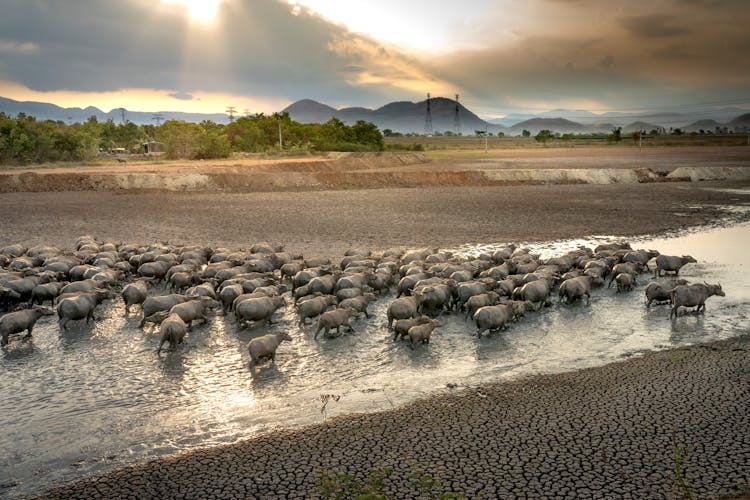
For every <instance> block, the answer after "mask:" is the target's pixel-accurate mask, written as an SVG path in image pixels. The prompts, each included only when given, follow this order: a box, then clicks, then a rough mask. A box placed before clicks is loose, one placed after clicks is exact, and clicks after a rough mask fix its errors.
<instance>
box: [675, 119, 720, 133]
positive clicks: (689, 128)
mask: <svg viewBox="0 0 750 500" xmlns="http://www.w3.org/2000/svg"><path fill="white" fill-rule="evenodd" d="M721 126H722V125H721V123H719V122H717V121H716V120H698V121H697V122H693V123H691V124H690V125H685V126H684V127H682V131H683V132H698V131H700V130H703V131H709V132H713V131H714V130H716V128H717V127H721Z"/></svg>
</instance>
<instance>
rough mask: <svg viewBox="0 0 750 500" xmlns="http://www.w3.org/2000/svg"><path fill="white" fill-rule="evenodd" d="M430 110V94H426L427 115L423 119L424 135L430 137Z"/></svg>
mask: <svg viewBox="0 0 750 500" xmlns="http://www.w3.org/2000/svg"><path fill="white" fill-rule="evenodd" d="M432 132H433V130H432V110H431V109H430V93H429V92H428V93H427V114H426V115H425V117H424V135H432Z"/></svg>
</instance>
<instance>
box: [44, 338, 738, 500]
mask: <svg viewBox="0 0 750 500" xmlns="http://www.w3.org/2000/svg"><path fill="white" fill-rule="evenodd" d="M748 359H750V337H749V336H747V335H745V336H742V337H738V338H734V339H730V340H727V341H720V342H714V343H710V344H705V345H694V346H690V347H686V348H681V349H675V350H667V351H659V352H652V353H647V354H646V355H644V356H643V357H641V358H635V359H629V360H626V361H623V362H619V363H613V364H609V365H605V366H602V367H599V368H591V369H585V370H581V371H577V372H569V373H563V374H557V375H543V376H533V377H528V378H525V379H521V380H518V381H514V382H508V383H499V384H491V385H487V386H483V387H481V388H475V389H466V390H459V391H456V392H453V393H449V394H444V395H438V396H433V397H428V398H425V399H422V400H418V401H416V402H413V403H409V404H406V405H404V406H403V407H400V408H398V409H395V410H393V411H386V412H380V413H374V414H361V415H347V416H343V417H337V418H333V419H330V420H328V421H326V422H324V423H322V424H319V425H313V426H309V427H304V428H301V429H294V430H288V431H279V432H272V433H269V434H265V435H261V436H259V437H257V438H254V439H250V440H247V441H243V442H240V443H237V444H233V445H228V446H222V447H217V448H209V449H204V450H199V451H195V452H190V453H185V454H180V455H176V456H172V457H166V458H159V459H155V460H149V461H147V462H144V463H142V464H139V465H136V466H133V467H127V468H123V469H120V470H116V471H113V472H110V473H106V474H102V475H98V476H94V477H90V478H86V479H83V480H80V481H76V482H74V483H71V484H68V485H65V486H62V487H59V488H55V489H52V490H50V491H47V492H46V493H45V494H44V495H43V497H44V498H92V497H97V498H114V497H122V498H126V497H127V498H310V497H321V496H325V495H326V493H331V492H341V493H342V494H343V495H344V497H350V496H353V495H354V494H357V493H361V492H363V491H371V492H372V491H373V489H374V491H375V492H377V493H380V494H383V495H385V496H386V497H387V498H414V497H419V496H424V497H426V498H430V497H432V496H435V495H438V494H440V493H457V494H463V495H466V497H467V498H473V497H476V496H477V495H481V496H482V497H487V498H498V497H499V498H509V497H519V496H525V495H530V496H535V497H536V496H549V497H555V498H613V497H619V498H654V497H660V498H662V497H667V498H669V497H672V498H674V497H683V496H687V495H690V496H691V497H693V496H694V497H696V498H712V497H718V496H724V495H739V494H743V493H744V494H747V492H748V490H749V489H750V443H749V442H748V434H747V429H748V425H750V384H748V380H750V365H749V364H748ZM676 464H678V465H679V466H680V469H679V470H680V473H679V475H678V474H677V473H676V472H675V465H676ZM366 488H371V489H370V490H367V489H366Z"/></svg>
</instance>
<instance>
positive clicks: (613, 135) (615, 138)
mask: <svg viewBox="0 0 750 500" xmlns="http://www.w3.org/2000/svg"><path fill="white" fill-rule="evenodd" d="M607 140H608V141H609V142H620V141H621V140H622V127H617V128H613V129H612V132H610V133H609V136H607Z"/></svg>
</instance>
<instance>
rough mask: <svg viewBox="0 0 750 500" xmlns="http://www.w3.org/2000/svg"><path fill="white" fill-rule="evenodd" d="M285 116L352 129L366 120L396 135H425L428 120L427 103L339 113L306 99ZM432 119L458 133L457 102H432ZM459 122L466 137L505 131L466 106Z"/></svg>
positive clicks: (435, 125)
mask: <svg viewBox="0 0 750 500" xmlns="http://www.w3.org/2000/svg"><path fill="white" fill-rule="evenodd" d="M312 103H315V104H312ZM283 112H286V113H289V116H290V117H291V118H292V120H295V121H298V122H302V123H325V122H327V121H328V120H330V119H331V118H334V117H335V118H338V119H339V120H341V121H342V122H344V123H346V124H348V125H351V124H353V123H355V122H356V121H357V120H364V121H366V122H370V123H374V124H375V125H377V126H378V128H380V130H386V129H390V130H393V131H394V132H402V133H409V132H414V133H419V134H422V133H424V131H425V122H426V118H427V101H426V100H424V101H421V102H411V101H398V102H391V103H389V104H386V105H385V106H382V107H380V108H378V109H369V108H360V107H356V108H342V109H338V110H337V109H335V108H332V107H330V106H326V105H325V104H320V103H316V102H315V101H310V100H309V99H305V100H303V101H297V102H295V103H294V104H292V105H290V106H288V107H287V108H286V109H284V110H283ZM430 115H431V118H432V130H433V131H434V132H443V133H444V132H456V126H455V125H456V124H455V117H456V102H455V101H454V100H453V99H446V98H444V97H435V98H433V99H430ZM458 118H459V128H460V131H461V132H462V133H463V134H474V132H475V131H477V130H488V131H489V132H492V133H497V132H500V131H503V132H504V131H505V127H503V126H501V125H496V124H494V123H490V122H487V121H485V120H482V119H481V118H479V117H478V116H477V115H475V114H474V113H472V112H471V111H469V110H468V109H467V108H466V107H464V106H463V105H462V104H459V106H458Z"/></svg>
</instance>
